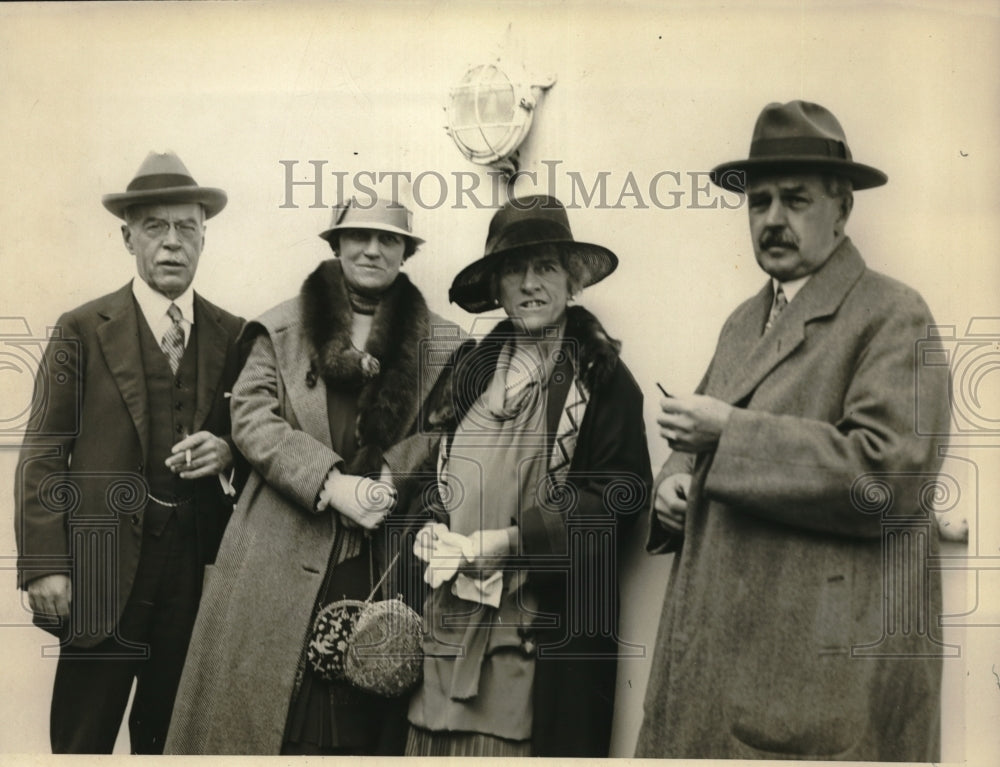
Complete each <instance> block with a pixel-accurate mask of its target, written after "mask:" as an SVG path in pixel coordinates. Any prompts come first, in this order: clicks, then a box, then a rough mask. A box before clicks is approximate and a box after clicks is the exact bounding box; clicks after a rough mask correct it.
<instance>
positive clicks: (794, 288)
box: [771, 274, 812, 303]
mask: <svg viewBox="0 0 1000 767" xmlns="http://www.w3.org/2000/svg"><path fill="white" fill-rule="evenodd" d="M810 277H812V275H811V274H807V275H806V276H805V277H799V278H798V279H795V280H789V281H788V282H778V281H777V280H776V279H774V278H773V277H772V278H771V292H772V295H773V294H776V293H777V292H778V286H779V285H780V286H781V289H782V291H784V293H785V298H786V299H787V300H788V302H789V303H791V300H792V299H793V298H795V296H797V295H798V292H799V291H800V290H802V286H803V285H805V284H806V283H807V282H809V278H810Z"/></svg>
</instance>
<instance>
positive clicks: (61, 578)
mask: <svg viewBox="0 0 1000 767" xmlns="http://www.w3.org/2000/svg"><path fill="white" fill-rule="evenodd" d="M71 601H73V587H72V585H70V581H69V576H68V575H62V574H59V573H56V574H55V575H43V576H42V577H41V578H36V579H35V580H33V581H31V583H29V584H28V604H29V605H30V606H31V609H32V611H34V612H35V613H36V614H38V615H58V616H59V617H61V618H65V617H67V616H68V615H69V604H70V602H71Z"/></svg>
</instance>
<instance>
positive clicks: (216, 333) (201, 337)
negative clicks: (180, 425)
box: [191, 293, 228, 431]
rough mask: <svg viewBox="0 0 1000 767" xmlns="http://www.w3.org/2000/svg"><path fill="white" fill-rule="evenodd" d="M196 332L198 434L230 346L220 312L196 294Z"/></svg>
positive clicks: (195, 423) (194, 428)
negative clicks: (220, 318)
mask: <svg viewBox="0 0 1000 767" xmlns="http://www.w3.org/2000/svg"><path fill="white" fill-rule="evenodd" d="M194 332H195V333H197V334H198V391H197V394H196V398H195V409H194V419H193V420H192V423H191V429H192V431H198V430H199V429H201V427H202V424H204V423H205V419H206V418H208V414H209V412H210V411H211V409H212V402H213V400H214V399H215V392H216V390H217V389H218V388H219V381H221V380H222V371H223V369H224V367H225V364H226V348H227V346H228V343H227V336H226V331H225V328H223V327H222V323H221V322H220V320H219V315H218V312H216V311H214V307H212V305H211V304H209V303H208V302H207V301H206V300H205V299H203V298H202V297H201V296H199V295H198V294H197V293H195V294H194Z"/></svg>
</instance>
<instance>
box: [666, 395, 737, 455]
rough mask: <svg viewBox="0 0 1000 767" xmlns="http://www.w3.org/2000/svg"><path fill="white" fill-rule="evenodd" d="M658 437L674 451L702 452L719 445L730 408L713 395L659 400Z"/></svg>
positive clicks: (731, 408) (730, 412) (730, 411)
mask: <svg viewBox="0 0 1000 767" xmlns="http://www.w3.org/2000/svg"><path fill="white" fill-rule="evenodd" d="M660 410H661V411H662V414H661V415H660V417H659V418H657V419H656V422H657V423H658V424H659V425H660V436H661V437H663V438H664V439H665V440H667V444H669V445H670V447H672V448H673V449H674V450H681V451H683V452H685V453H702V452H705V451H707V450H712V449H713V448H714V447H715V446H716V445H717V444H719V437H720V436H722V429H723V428H724V427H725V425H726V422H727V421H728V420H729V416H730V415H731V414H732V412H733V407H732V406H731V405H727V404H726V403H725V402H723V401H722V400H719V399H715V397H706V396H705V395H703V394H688V395H686V396H682V397H664V398H663V399H661V400H660Z"/></svg>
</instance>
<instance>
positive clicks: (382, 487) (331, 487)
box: [320, 469, 396, 530]
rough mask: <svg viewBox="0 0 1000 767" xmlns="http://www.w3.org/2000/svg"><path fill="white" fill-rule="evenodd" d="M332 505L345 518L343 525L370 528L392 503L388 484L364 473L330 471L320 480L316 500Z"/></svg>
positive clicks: (387, 511) (379, 520) (381, 517)
mask: <svg viewBox="0 0 1000 767" xmlns="http://www.w3.org/2000/svg"><path fill="white" fill-rule="evenodd" d="M324 502H325V505H328V506H332V507H333V508H334V509H335V510H336V511H338V512H340V514H341V516H342V517H343V518H344V520H345V521H346V522H347V526H348V527H351V526H354V525H356V526H358V527H363V528H364V529H365V530H374V529H375V528H376V527H378V526H379V525H380V524H382V520H384V519H385V518H386V516H387V515H388V514H389V512H390V511H392V507H393V506H394V505H395V503H396V490H395V489H394V488H393V487H392V485H390V484H387V483H385V482H381V481H378V480H374V479H368V478H367V477H356V476H354V475H352V474H341V472H340V470H339V469H334V470H333V471H331V472H330V473H329V474H328V475H327V478H326V481H325V482H324V483H323V490H322V491H321V492H320V503H321V504H323V503H324Z"/></svg>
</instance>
